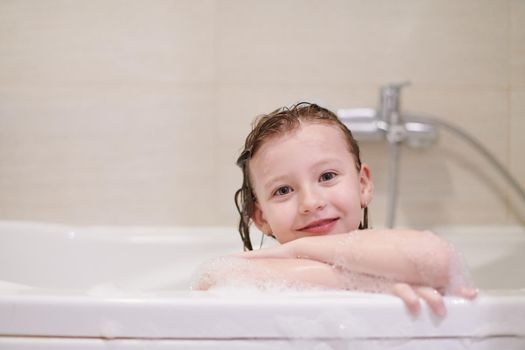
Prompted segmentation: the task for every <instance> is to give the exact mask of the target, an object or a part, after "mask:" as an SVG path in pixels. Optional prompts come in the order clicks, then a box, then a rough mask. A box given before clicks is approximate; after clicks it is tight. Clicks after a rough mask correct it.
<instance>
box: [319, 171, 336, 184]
mask: <svg viewBox="0 0 525 350" xmlns="http://www.w3.org/2000/svg"><path fill="white" fill-rule="evenodd" d="M336 176H337V174H336V173H334V172H333V171H327V172H326V173H323V174H322V175H321V176H320V177H319V181H321V182H323V181H330V180H332V179H333V178H334V177H336Z"/></svg>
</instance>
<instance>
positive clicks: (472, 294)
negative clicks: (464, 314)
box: [455, 287, 478, 300]
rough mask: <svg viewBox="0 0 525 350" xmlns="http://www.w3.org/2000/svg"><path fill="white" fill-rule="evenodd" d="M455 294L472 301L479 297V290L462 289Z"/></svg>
mask: <svg viewBox="0 0 525 350" xmlns="http://www.w3.org/2000/svg"><path fill="white" fill-rule="evenodd" d="M455 294H457V295H458V296H460V297H462V298H465V299H469V300H472V299H475V298H476V297H477V296H478V290H477V289H475V288H469V287H461V288H459V289H458V290H457V292H456V293H455Z"/></svg>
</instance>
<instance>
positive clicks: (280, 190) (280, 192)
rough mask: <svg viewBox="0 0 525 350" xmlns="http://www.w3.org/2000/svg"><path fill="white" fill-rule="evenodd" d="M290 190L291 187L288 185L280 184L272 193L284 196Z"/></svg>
mask: <svg viewBox="0 0 525 350" xmlns="http://www.w3.org/2000/svg"><path fill="white" fill-rule="evenodd" d="M290 192H292V188H291V187H290V186H281V187H279V188H278V189H277V190H276V191H275V192H274V193H273V195H274V196H284V195H287V194H288V193H290Z"/></svg>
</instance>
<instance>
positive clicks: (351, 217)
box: [249, 122, 372, 243]
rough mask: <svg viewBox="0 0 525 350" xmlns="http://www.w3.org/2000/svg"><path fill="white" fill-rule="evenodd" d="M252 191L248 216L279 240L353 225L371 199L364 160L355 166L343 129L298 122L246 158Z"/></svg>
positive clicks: (292, 238) (284, 241)
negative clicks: (252, 203) (251, 211)
mask: <svg viewBox="0 0 525 350" xmlns="http://www.w3.org/2000/svg"><path fill="white" fill-rule="evenodd" d="M249 171H250V178H251V182H252V185H253V190H254V192H255V196H256V197H257V202H256V208H255V213H254V215H253V218H252V219H253V221H254V223H255V225H256V226H257V227H258V228H259V229H260V230H261V231H262V232H263V233H265V234H273V235H274V236H275V237H276V238H277V240H278V241H279V242H280V243H286V242H289V241H292V240H294V239H297V238H301V237H305V236H315V235H328V234H336V233H345V232H350V231H353V230H355V229H357V228H358V226H359V222H360V219H361V208H362V207H365V206H367V205H368V203H369V202H370V200H371V199H372V181H371V178H370V171H369V169H368V166H367V165H365V164H363V165H362V166H361V170H360V171H357V169H356V165H355V160H354V157H353V156H352V154H351V153H350V151H349V150H348V145H347V142H346V140H345V138H344V135H343V133H342V132H341V131H340V130H339V129H338V128H337V127H336V126H334V125H330V124H327V123H312V122H303V123H302V124H301V125H300V126H299V128H298V129H295V130H292V131H290V132H287V133H284V134H282V135H278V136H276V137H274V138H271V139H269V140H268V141H266V142H265V143H263V145H262V146H261V147H260V148H259V150H258V151H257V153H256V154H255V156H254V157H252V158H251V160H250V162H249Z"/></svg>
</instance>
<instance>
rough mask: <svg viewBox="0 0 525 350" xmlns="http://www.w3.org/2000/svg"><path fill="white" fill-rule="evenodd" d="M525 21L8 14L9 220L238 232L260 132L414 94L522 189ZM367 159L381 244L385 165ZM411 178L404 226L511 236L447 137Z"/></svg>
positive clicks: (444, 11) (410, 0) (380, 11)
mask: <svg viewBox="0 0 525 350" xmlns="http://www.w3.org/2000/svg"><path fill="white" fill-rule="evenodd" d="M523 9H524V6H523V4H522V2H521V1H519V0H508V1H493V0H481V1H478V0H466V1H460V2H458V1H452V0H446V1H417V0H402V1H396V2H392V1H388V0H378V1H368V2H362V1H353V0H352V1H343V0H329V1H328V2H318V1H314V0H306V1H303V0H287V1H284V2H283V1H280V2H274V1H270V2H268V1H266V2H263V1H255V0H249V1H239V0H229V1H214V0H205V1H199V2H192V1H189V0H177V1H169V0H155V1H144V0H132V1H127V2H125V4H124V3H122V2H119V1H100V0H96V1H91V2H69V1H60V0H50V1H45V2H32V1H27V0H23V1H11V2H2V3H0V43H1V44H0V218H13V219H27V220H46V221H65V222H75V223H89V224H97V223H98V224H106V223H108V224H148V225H149V224H156V225H159V224H160V225H162V224H166V225H173V224H181V225H182V224H191V225H208V224H209V225H217V224H221V225H222V224H225V225H235V224H236V220H237V215H236V212H235V207H234V205H233V199H232V198H233V193H234V191H235V190H236V189H237V188H238V187H239V185H240V180H241V176H240V171H239V169H237V168H236V166H235V164H234V161H235V159H236V156H237V155H238V152H239V149H240V147H241V145H242V142H243V140H244V138H245V136H246V134H247V132H248V131H249V125H250V123H251V121H252V119H253V117H254V116H255V115H257V114H259V113H263V112H268V111H270V110H272V109H273V108H276V107H278V106H281V105H289V104H291V103H293V102H298V101H301V100H309V101H313V102H318V103H321V104H323V105H325V106H327V107H329V108H331V109H334V110H335V109H337V108H342V107H363V106H365V107H375V106H376V103H377V100H378V95H377V93H378V88H379V85H381V84H385V83H388V82H390V81H401V80H405V79H410V80H412V82H413V85H412V86H411V87H410V88H407V90H406V91H405V92H404V95H403V108H404V109H405V110H409V111H419V112H423V113H429V114H434V115H437V116H439V117H441V118H444V119H445V120H448V121H452V122H454V123H456V124H458V125H460V126H462V127H464V128H466V129H467V130H468V131H469V132H471V133H472V134H473V135H474V136H476V137H477V138H479V139H480V140H481V141H482V142H483V144H485V145H486V146H487V147H488V148H489V149H490V150H492V151H493V152H494V153H495V155H496V156H497V157H498V159H499V160H501V161H502V162H503V163H505V164H506V165H508V166H510V167H511V169H512V170H513V172H514V173H515V174H516V176H517V177H518V178H520V179H523V178H525V175H522V174H525V173H524V171H525V170H523V169H522V165H523V161H522V158H523V157H522V154H521V150H522V149H524V146H525V145H523V144H522V143H521V142H522V137H521V135H523V134H524V133H525V125H524V124H523V123H522V121H523V120H524V118H522V115H524V113H525V112H522V110H523V108H522V104H523V103H522V101H524V100H525V96H523V95H524V93H523V92H522V90H523V89H522V87H523V86H524V80H523V77H524V74H523V72H524V66H523V62H524V61H523V60H522V59H521V58H522V57H523V56H524V53H523V44H522V43H523V42H524V40H522V37H523V30H522V29H523V28H524V26H523V25H522V24H521V23H522V22H525V21H522V17H524V15H523V13H524V11H523ZM509 85H510V91H509ZM362 148H363V157H364V159H365V160H366V161H367V162H369V163H371V165H372V168H373V171H374V181H375V184H376V190H377V191H376V198H375V200H374V203H373V205H372V217H373V218H374V221H375V222H376V224H377V226H380V225H381V224H382V223H383V222H384V217H385V212H386V192H387V160H388V158H387V154H386V148H385V145H384V144H363V146H362ZM402 162H403V164H402V173H401V184H400V189H401V197H402V199H401V201H400V208H399V221H398V222H399V223H400V224H401V225H406V226H417V227H432V226H435V225H444V224H469V223H503V222H511V223H512V222H515V220H516V219H515V218H516V214H515V213H514V212H516V211H519V210H521V209H519V210H518V209H516V210H514V209H513V208H514V207H512V206H511V207H510V209H509V205H508V203H510V204H511V205H512V203H513V197H512V196H511V197H510V198H503V199H502V198H501V195H502V193H503V194H504V193H507V191H508V190H507V187H506V185H505V184H504V183H503V182H502V180H501V178H500V177H499V176H498V175H497V174H495V173H494V172H492V170H491V169H490V168H489V166H488V165H487V164H486V163H485V161H484V160H483V159H481V158H480V157H479V156H478V155H477V154H476V153H475V152H473V151H472V150H470V149H469V148H468V147H467V146H466V145H465V144H464V143H463V142H462V141H459V140H456V139H455V138H454V137H452V136H450V135H447V134H445V133H443V135H442V137H441V139H440V141H439V144H438V145H437V146H435V147H433V148H432V149H430V150H428V151H424V152H415V151H411V150H408V149H406V150H403V155H402ZM511 195H512V193H511ZM502 201H503V204H502ZM505 203H507V204H505ZM521 212H523V211H521Z"/></svg>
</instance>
